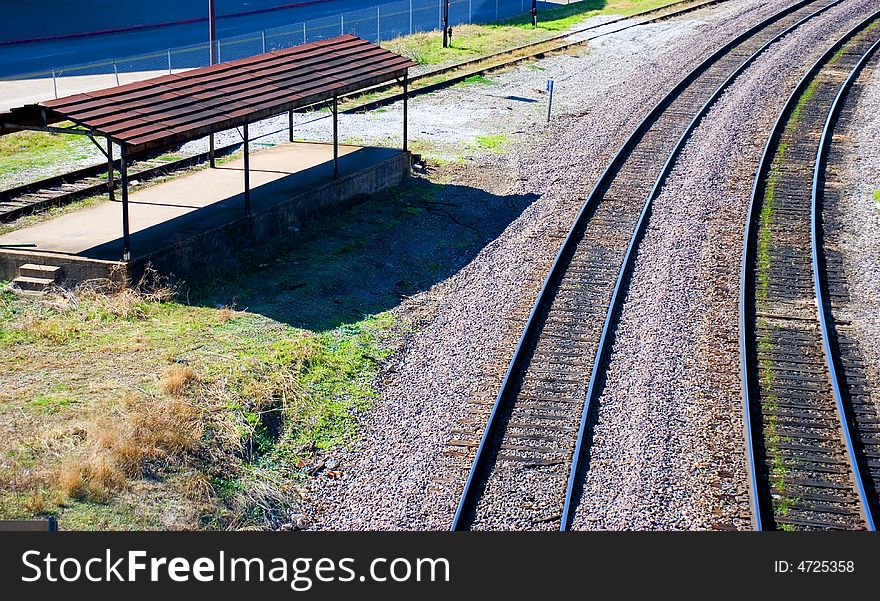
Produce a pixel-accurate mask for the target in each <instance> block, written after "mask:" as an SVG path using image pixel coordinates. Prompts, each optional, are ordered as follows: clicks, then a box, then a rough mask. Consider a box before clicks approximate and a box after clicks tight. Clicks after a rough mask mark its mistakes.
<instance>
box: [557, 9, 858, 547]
mask: <svg viewBox="0 0 880 601" xmlns="http://www.w3.org/2000/svg"><path fill="white" fill-rule="evenodd" d="M872 7H873V3H872V2H869V1H858V0H857V1H854V2H847V3H845V4H844V5H842V6H839V7H837V8H834V9H831V10H830V11H829V12H828V13H826V14H825V15H823V16H821V17H819V18H817V19H815V20H813V21H811V22H809V23H807V24H806V25H804V26H803V27H801V28H799V29H798V30H796V31H795V32H794V33H792V34H790V35H789V36H787V37H786V38H784V39H783V40H781V41H780V42H778V43H776V44H774V45H773V46H772V47H771V48H770V49H768V52H767V54H766V55H765V56H764V57H762V58H761V59H760V60H759V61H758V62H756V63H755V64H754V65H753V66H751V67H750V68H749V69H748V70H747V71H746V72H745V73H744V74H743V75H742V76H741V77H740V78H739V79H738V80H737V82H736V83H735V84H734V85H733V86H732V88H731V89H730V90H728V92H727V93H726V94H725V95H724V96H723V97H722V98H721V100H720V101H719V102H718V103H717V104H716V106H715V107H714V108H713V109H712V110H711V112H710V113H709V114H708V115H707V116H706V118H705V120H704V121H703V122H702V123H701V125H700V127H699V128H698V129H697V131H696V132H695V133H694V135H693V137H692V138H691V139H690V140H689V142H688V144H687V146H686V148H685V151H684V153H683V155H682V156H681V157H680V159H679V161H678V163H677V165H676V166H675V168H674V170H673V173H672V175H671V177H670V179H669V181H668V183H667V185H666V187H665V188H664V190H663V192H662V194H661V196H660V197H659V198H658V199H657V201H656V202H655V205H654V210H653V213H652V215H651V219H650V223H649V226H648V229H647V232H646V234H645V237H644V239H643V241H642V243H641V245H640V247H639V251H638V258H637V262H636V267H635V270H634V273H633V277H632V280H631V285H630V288H629V293H628V295H627V298H626V301H625V304H624V307H623V311H622V315H621V319H620V325H619V328H618V330H617V337H616V341H615V344H614V347H613V351H612V355H611V360H610V365H609V368H608V379H607V382H606V386H605V389H604V391H603V394H602V395H601V396H600V398H599V403H598V411H597V414H596V415H595V416H594V422H595V423H594V426H593V432H594V437H593V440H594V442H593V446H592V447H591V450H590V453H591V455H590V469H589V471H588V472H587V474H586V478H585V484H584V488H583V490H582V493H581V499H582V500H581V503H580V505H579V507H578V511H577V515H576V519H575V523H574V527H575V528H577V529H589V530H595V529H601V530H608V529H610V530H621V529H626V530H629V529H632V530H693V529H698V530H705V529H746V528H748V527H749V524H750V522H749V516H750V513H749V511H750V510H749V505H748V497H747V488H746V482H747V480H746V470H745V461H744V449H743V442H742V403H741V390H740V380H739V366H740V358H739V338H738V336H739V330H738V319H739V312H738V300H739V274H740V260H741V254H742V236H743V229H744V226H745V217H746V210H747V206H748V200H749V195H750V191H751V186H752V182H753V178H754V172H755V169H756V167H757V161H758V158H759V156H760V152H761V149H762V146H763V143H764V141H765V140H766V132H767V131H768V129H769V128H770V126H771V125H772V123H773V121H774V119H775V117H776V115H777V114H778V111H779V110H780V109H781V107H782V105H783V103H784V102H785V99H786V98H787V97H788V94H789V93H790V90H791V89H792V88H793V87H794V85H796V83H797V81H798V80H799V79H800V77H801V76H802V73H803V72H804V71H805V69H806V68H807V67H808V66H809V64H811V63H812V62H813V61H814V60H815V59H816V58H818V56H819V55H820V54H821V53H822V52H823V51H824V49H825V48H827V47H828V46H830V45H831V44H832V43H833V41H834V40H835V39H836V38H837V37H839V35H841V34H842V33H843V32H845V31H846V30H848V29H849V28H850V27H852V26H854V25H855V24H856V23H857V22H858V21H860V20H861V19H862V18H864V16H866V15H867V14H869V11H870V10H872Z"/></svg>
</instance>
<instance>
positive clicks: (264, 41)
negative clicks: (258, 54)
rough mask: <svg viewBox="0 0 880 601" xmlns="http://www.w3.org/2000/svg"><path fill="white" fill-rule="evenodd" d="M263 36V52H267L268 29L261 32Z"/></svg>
mask: <svg viewBox="0 0 880 601" xmlns="http://www.w3.org/2000/svg"><path fill="white" fill-rule="evenodd" d="M260 33H261V34H262V38H263V54H266V30H263V31H261V32H260Z"/></svg>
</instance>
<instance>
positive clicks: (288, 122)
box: [287, 111, 293, 142]
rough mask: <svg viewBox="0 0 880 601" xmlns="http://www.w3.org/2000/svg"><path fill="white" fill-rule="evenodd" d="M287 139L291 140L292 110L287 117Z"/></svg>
mask: <svg viewBox="0 0 880 601" xmlns="http://www.w3.org/2000/svg"><path fill="white" fill-rule="evenodd" d="M287 139H288V140H290V141H291V142H293V111H290V114H289V115H288V118H287Z"/></svg>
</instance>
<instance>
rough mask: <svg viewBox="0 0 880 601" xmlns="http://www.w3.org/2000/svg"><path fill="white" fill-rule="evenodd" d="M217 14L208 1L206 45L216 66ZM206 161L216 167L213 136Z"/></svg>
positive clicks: (210, 137) (218, 52)
mask: <svg viewBox="0 0 880 601" xmlns="http://www.w3.org/2000/svg"><path fill="white" fill-rule="evenodd" d="M216 16H217V12H216V11H215V9H214V0H208V44H209V45H210V47H211V48H210V59H211V64H212V65H216V64H217V61H218V60H220V57H219V56H218V55H219V54H220V47H219V45H218V44H217V23H216ZM208 159H209V162H210V165H211V169H213V168H214V167H216V166H217V163H216V161H215V160H214V134H211V135H209V136H208Z"/></svg>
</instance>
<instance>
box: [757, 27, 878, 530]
mask: <svg viewBox="0 0 880 601" xmlns="http://www.w3.org/2000/svg"><path fill="white" fill-rule="evenodd" d="M878 38H880V12H878V13H876V14H874V15H873V16H871V17H870V18H868V19H867V20H865V21H863V22H862V23H860V24H859V25H858V26H857V27H855V28H854V29H852V30H851V31H849V32H848V33H847V34H846V35H844V36H843V37H842V38H840V39H839V40H838V41H837V42H836V43H835V44H834V45H833V46H832V47H831V48H830V49H829V50H828V51H827V52H825V53H824V55H823V56H822V57H821V58H820V59H819V60H818V61H817V62H816V63H815V64H814V65H813V66H812V68H811V69H810V70H809V71H808V72H807V74H806V75H805V76H804V78H803V79H802V80H801V81H800V83H799V84H798V86H797V87H796V88H795V90H794V91H793V92H792V94H791V96H790V97H789V99H788V101H787V102H786V104H785V107H784V108H783V110H782V111H781V112H780V114H779V117H778V119H777V121H776V124H775V125H774V127H773V130H772V132H771V135H770V137H769V138H768V141H767V144H766V146H765V148H764V152H763V154H762V157H761V161H760V163H759V169H758V171H757V174H756V178H755V184H754V188H753V191H752V198H751V202H750V206H749V219H748V223H747V227H746V233H745V239H744V253H743V263H742V276H741V277H742V281H741V298H740V336H741V360H742V379H743V402H744V412H745V436H746V448H747V463H748V466H749V479H750V491H751V504H752V510H753V525H754V527H755V528H756V529H758V530H770V529H782V530H817V529H818V530H829V529H833V530H862V529H868V530H874V529H875V516H876V515H877V487H876V483H877V482H878V481H880V428H878V423H880V421H878V416H877V413H876V408H875V407H874V405H873V404H872V403H871V400H870V398H869V397H868V396H867V393H866V391H865V389H864V386H865V377H864V371H863V368H862V366H861V354H860V352H859V349H858V347H857V345H856V343H855V342H854V341H853V340H852V339H851V338H850V337H849V336H847V325H848V324H847V323H846V322H845V321H843V320H842V319H838V318H839V317H840V315H841V314H844V313H845V310H846V303H847V302H848V300H849V295H848V291H847V290H846V281H845V278H844V277H843V275H842V272H841V259H840V253H839V251H838V250H837V246H836V242H835V240H836V236H837V235H838V234H837V232H838V228H835V227H834V225H835V218H836V217H835V212H834V211H835V210H836V204H835V201H836V198H837V194H838V193H839V187H837V186H835V179H834V175H833V172H827V171H826V169H827V167H828V165H829V156H830V155H829V152H830V150H831V147H832V136H833V134H834V131H835V127H838V126H839V124H840V121H839V117H840V114H841V113H840V111H841V107H842V105H843V100H844V98H845V96H846V93H847V91H848V90H849V89H850V87H851V86H852V85H853V82H854V81H855V79H856V77H857V76H858V74H859V72H860V71H861V69H862V68H863V66H864V65H865V64H866V62H867V61H868V60H869V58H870V57H871V56H872V55H873V54H874V53H875V52H876V51H877V49H878V46H880V42H878ZM828 173H831V174H832V175H831V176H830V177H829V176H828Z"/></svg>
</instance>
